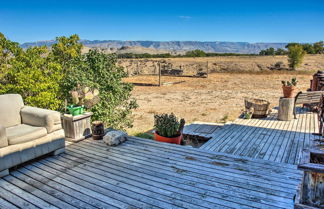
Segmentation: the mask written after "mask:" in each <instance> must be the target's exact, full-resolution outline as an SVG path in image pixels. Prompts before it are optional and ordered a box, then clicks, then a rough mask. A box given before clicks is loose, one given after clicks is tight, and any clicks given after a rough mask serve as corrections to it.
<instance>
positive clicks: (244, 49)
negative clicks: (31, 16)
mask: <svg viewBox="0 0 324 209" xmlns="http://www.w3.org/2000/svg"><path fill="white" fill-rule="evenodd" d="M80 42H81V43H83V44H84V45H85V46H86V47H89V48H103V49H110V48H115V49H119V48H121V47H123V46H128V47H144V48H151V49H156V50H166V51H170V52H179V51H190V50H195V49H200V50H203V51H205V52H219V53H241V54H258V53H259V52H260V51H261V50H263V49H267V48H270V47H273V48H275V49H277V48H284V47H285V46H286V45H287V43H248V42H227V41H205V42H202V41H118V40H102V41H101V40H93V41H90V40H81V41H80ZM54 43H55V41H54V40H52V41H37V42H27V43H23V44H21V47H23V48H28V47H31V46H43V45H45V46H51V45H52V44H54Z"/></svg>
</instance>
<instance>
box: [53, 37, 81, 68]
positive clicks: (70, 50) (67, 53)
mask: <svg viewBox="0 0 324 209" xmlns="http://www.w3.org/2000/svg"><path fill="white" fill-rule="evenodd" d="M79 40H80V38H79V36H78V35H76V34H74V35H72V36H70V37H65V36H61V37H56V42H57V43H55V44H53V45H52V50H51V54H50V56H49V57H51V58H52V59H53V60H54V61H56V62H58V63H60V64H61V65H62V67H63V71H64V72H67V71H68V70H69V69H70V66H71V64H72V61H73V60H74V59H76V58H78V57H80V56H81V50H82V47H83V45H82V44H81V43H79Z"/></svg>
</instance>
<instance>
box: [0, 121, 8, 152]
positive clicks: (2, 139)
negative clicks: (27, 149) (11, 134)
mask: <svg viewBox="0 0 324 209" xmlns="http://www.w3.org/2000/svg"><path fill="white" fill-rule="evenodd" d="M6 146H8V139H7V134H6V128H5V127H3V126H1V125H0V148H2V147H6Z"/></svg>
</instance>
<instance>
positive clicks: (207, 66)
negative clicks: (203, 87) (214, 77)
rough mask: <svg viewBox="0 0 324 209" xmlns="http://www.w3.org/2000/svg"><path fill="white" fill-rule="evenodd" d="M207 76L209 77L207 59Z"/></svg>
mask: <svg viewBox="0 0 324 209" xmlns="http://www.w3.org/2000/svg"><path fill="white" fill-rule="evenodd" d="M206 78H208V61H207V75H206Z"/></svg>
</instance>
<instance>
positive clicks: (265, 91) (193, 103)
mask: <svg viewBox="0 0 324 209" xmlns="http://www.w3.org/2000/svg"><path fill="white" fill-rule="evenodd" d="M313 72H314V71H310V72H307V73H306V72H287V71H286V72H267V73H262V74H261V73H215V74H210V75H209V77H208V78H188V77H162V82H177V81H185V82H183V83H179V84H175V85H171V86H161V87H156V86H135V88H134V91H133V97H135V98H136V99H137V101H138V104H139V108H138V109H137V110H135V111H134V113H133V115H134V119H135V121H134V128H132V129H129V130H128V131H129V132H130V133H131V134H132V133H138V132H145V131H147V130H150V129H152V127H153V115H154V114H157V113H170V112H173V113H175V114H176V115H177V116H178V117H182V118H185V120H186V121H187V123H190V122H193V121H197V120H199V121H206V122H226V121H231V120H234V119H236V118H237V117H238V116H239V115H240V113H241V111H242V110H243V109H244V102H243V101H244V97H254V98H260V99H266V100H268V101H270V102H271V104H272V106H276V105H278V99H279V97H280V96H281V95H282V90H281V80H288V79H291V78H292V77H293V76H296V77H297V79H298V80H299V85H298V88H299V90H303V91H304V90H306V89H307V88H309V80H310V79H311V74H312V73H313ZM125 81H126V82H134V83H141V82H142V83H151V84H156V83H158V78H157V76H136V77H130V78H127V79H125Z"/></svg>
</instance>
